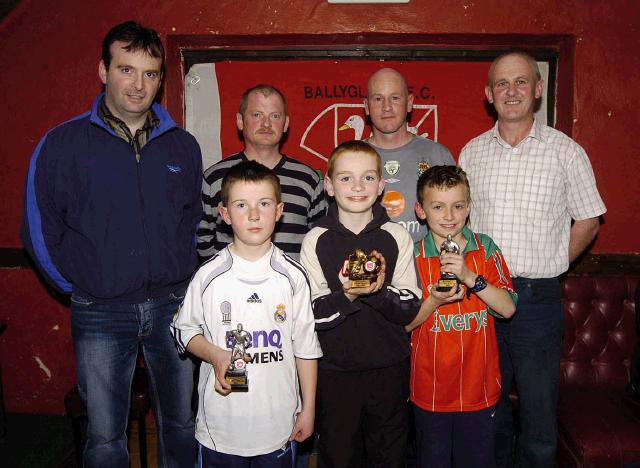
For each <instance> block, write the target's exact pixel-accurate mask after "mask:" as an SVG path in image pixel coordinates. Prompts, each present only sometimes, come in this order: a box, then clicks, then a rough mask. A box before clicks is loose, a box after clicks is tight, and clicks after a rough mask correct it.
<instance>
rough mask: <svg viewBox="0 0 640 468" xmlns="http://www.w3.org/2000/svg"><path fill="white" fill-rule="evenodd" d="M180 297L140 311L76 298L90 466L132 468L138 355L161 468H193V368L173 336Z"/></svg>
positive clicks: (75, 334)
mask: <svg viewBox="0 0 640 468" xmlns="http://www.w3.org/2000/svg"><path fill="white" fill-rule="evenodd" d="M183 296H184V290H182V291H180V292H177V293H175V294H170V295H169V296H165V297H161V298H157V299H149V300H147V301H145V302H143V303H139V304H97V303H93V302H91V301H89V300H88V299H87V298H84V297H82V296H79V295H77V294H74V295H73V296H72V297H71V333H72V338H73V345H74V350H75V355H76V363H77V373H78V388H79V390H80V394H81V395H82V397H83V399H84V400H85V402H86V404H87V415H88V425H87V443H86V446H85V449H84V466H85V467H128V466H129V460H128V452H127V436H126V428H127V421H128V419H129V406H130V401H131V382H132V379H133V373H134V370H135V367H136V360H137V356H138V349H139V348H140V349H141V350H142V354H143V356H144V360H145V367H146V370H147V373H148V377H149V388H150V393H151V399H152V402H153V409H154V412H155V417H156V428H157V432H158V466H160V467H189V468H192V467H193V466H194V464H195V461H196V441H195V429H194V418H193V412H192V410H191V397H192V392H193V370H194V368H193V363H192V362H191V360H190V359H188V358H185V357H182V356H180V355H179V354H178V351H177V349H176V346H175V344H174V341H173V338H172V336H171V333H170V331H169V324H170V323H171V320H172V318H173V315H174V314H175V313H176V311H177V309H178V306H179V305H180V302H181V301H182V297H183Z"/></svg>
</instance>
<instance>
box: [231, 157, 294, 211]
mask: <svg viewBox="0 0 640 468" xmlns="http://www.w3.org/2000/svg"><path fill="white" fill-rule="evenodd" d="M238 182H250V183H254V184H256V183H258V182H269V183H270V184H271V185H272V186H273V190H274V191H275V195H276V202H278V203H280V202H281V201H282V191H281V189H280V179H278V176H277V175H276V174H275V172H273V171H272V170H271V169H269V168H268V167H266V166H263V165H262V164H260V163H259V162H256V161H243V162H241V163H239V164H236V165H235V166H233V167H231V169H229V170H228V171H227V173H226V174H225V176H224V177H223V178H222V188H221V189H220V198H221V199H222V206H227V203H229V194H230V193H231V187H233V185H234V184H236V183H238Z"/></svg>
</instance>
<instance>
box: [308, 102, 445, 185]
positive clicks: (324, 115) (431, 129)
mask: <svg viewBox="0 0 640 468" xmlns="http://www.w3.org/2000/svg"><path fill="white" fill-rule="evenodd" d="M411 117H412V119H411V122H412V125H410V124H409V123H407V130H409V131H410V132H411V133H414V134H416V135H419V136H421V137H424V138H429V139H431V140H433V141H438V106H437V105H435V104H414V105H413V110H412V111H411ZM370 136H371V128H370V127H369V125H368V123H367V121H366V116H365V112H364V104H350V103H336V104H331V105H330V106H327V107H325V108H324V109H323V110H321V111H320V112H318V114H317V115H316V116H315V117H314V118H313V119H312V120H311V122H310V123H309V124H308V125H307V128H306V129H305V130H304V132H303V134H302V137H301V138H300V148H302V149H304V150H305V151H307V152H309V153H311V154H313V155H314V156H316V157H318V158H320V159H322V160H323V161H327V159H328V157H329V155H330V154H331V151H333V149H334V148H335V147H336V146H338V145H339V144H340V143H343V142H345V141H347V140H365V139H367V138H369V137H370ZM385 169H386V167H385ZM396 172H397V170H396ZM389 174H391V175H393V174H392V173H391V172H389Z"/></svg>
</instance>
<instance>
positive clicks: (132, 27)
mask: <svg viewBox="0 0 640 468" xmlns="http://www.w3.org/2000/svg"><path fill="white" fill-rule="evenodd" d="M116 41H119V42H124V43H126V44H127V46H126V47H123V49H124V50H126V51H127V52H131V51H134V52H137V51H144V52H146V53H147V54H149V55H150V56H151V57H154V58H159V59H160V60H161V68H163V67H164V47H163V45H162V41H161V40H160V37H159V36H158V33H157V32H155V31H154V30H153V29H150V28H145V27H143V26H141V25H140V24H138V23H136V22H135V21H125V22H124V23H120V24H118V25H116V26H114V27H113V28H111V30H110V31H109V32H108V33H107V35H106V36H104V39H103V41H102V61H103V62H104V66H105V68H107V69H109V65H110V64H111V44H113V43H114V42H116Z"/></svg>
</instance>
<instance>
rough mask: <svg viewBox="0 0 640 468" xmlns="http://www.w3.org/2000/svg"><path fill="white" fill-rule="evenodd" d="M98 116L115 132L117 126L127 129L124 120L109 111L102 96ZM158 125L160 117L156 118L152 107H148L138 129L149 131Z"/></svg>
mask: <svg viewBox="0 0 640 468" xmlns="http://www.w3.org/2000/svg"><path fill="white" fill-rule="evenodd" d="M98 116H99V117H100V118H101V119H102V120H103V121H104V123H106V124H107V125H108V126H109V127H111V128H112V129H113V130H114V131H116V132H117V130H118V128H120V129H125V128H126V129H127V130H128V129H129V127H128V126H127V124H126V123H125V122H124V121H122V120H121V119H119V118H118V117H116V116H115V115H113V114H112V113H111V111H110V110H109V108H108V107H107V103H106V102H105V99H104V98H102V101H101V102H100V106H99V107H98ZM159 126H160V119H159V118H158V116H157V115H156V113H155V112H153V109H151V108H149V110H148V111H147V115H146V118H145V121H144V125H143V126H142V128H141V129H140V130H139V131H143V132H149V131H150V130H151V129H152V128H154V127H156V128H157V127H159ZM129 133H130V131H129Z"/></svg>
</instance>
